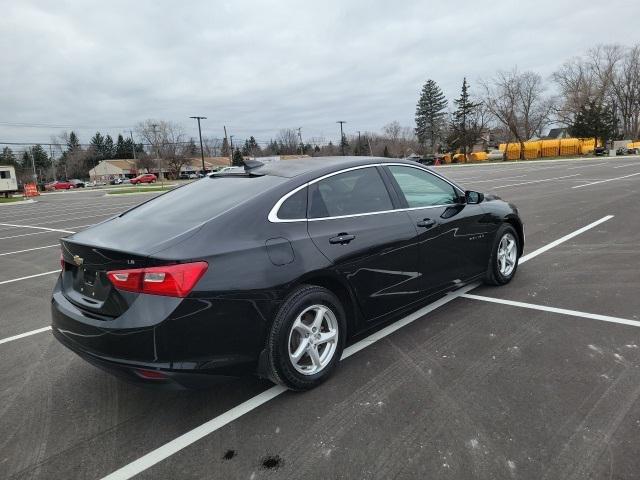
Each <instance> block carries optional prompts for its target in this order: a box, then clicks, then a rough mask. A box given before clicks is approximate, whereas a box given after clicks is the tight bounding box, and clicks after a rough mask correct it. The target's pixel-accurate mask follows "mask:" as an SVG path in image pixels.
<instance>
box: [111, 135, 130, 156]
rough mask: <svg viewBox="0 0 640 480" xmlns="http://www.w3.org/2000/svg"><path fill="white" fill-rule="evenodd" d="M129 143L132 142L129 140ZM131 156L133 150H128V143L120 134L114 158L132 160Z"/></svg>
mask: <svg viewBox="0 0 640 480" xmlns="http://www.w3.org/2000/svg"><path fill="white" fill-rule="evenodd" d="M129 142H131V140H129ZM131 155H132V151H131V149H129V150H127V143H126V142H125V141H124V137H123V136H122V134H119V135H118V140H117V141H116V149H115V153H114V155H113V158H131Z"/></svg>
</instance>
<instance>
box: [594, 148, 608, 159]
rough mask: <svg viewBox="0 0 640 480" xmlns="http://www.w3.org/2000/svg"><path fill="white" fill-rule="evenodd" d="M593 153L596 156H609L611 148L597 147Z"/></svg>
mask: <svg viewBox="0 0 640 480" xmlns="http://www.w3.org/2000/svg"><path fill="white" fill-rule="evenodd" d="M593 154H594V155H595V156H596V157H608V156H609V149H608V148H606V147H596V148H595V149H594V150H593Z"/></svg>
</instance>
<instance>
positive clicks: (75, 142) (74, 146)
mask: <svg viewBox="0 0 640 480" xmlns="http://www.w3.org/2000/svg"><path fill="white" fill-rule="evenodd" d="M80 149H81V147H80V140H79V139H78V136H77V135H76V132H74V131H73V130H72V131H71V133H70V134H69V138H68V140H67V151H68V152H69V153H74V152H76V151H77V150H80Z"/></svg>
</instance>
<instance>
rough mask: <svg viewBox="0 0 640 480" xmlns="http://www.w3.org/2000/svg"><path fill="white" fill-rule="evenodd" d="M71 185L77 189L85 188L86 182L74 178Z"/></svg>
mask: <svg viewBox="0 0 640 480" xmlns="http://www.w3.org/2000/svg"><path fill="white" fill-rule="evenodd" d="M69 182H70V183H73V185H74V187H75V188H84V182H83V181H82V180H78V179H77V178H72V179H71V180H69Z"/></svg>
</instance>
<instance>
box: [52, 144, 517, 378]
mask: <svg viewBox="0 0 640 480" xmlns="http://www.w3.org/2000/svg"><path fill="white" fill-rule="evenodd" d="M247 164H248V165H247V167H246V168H245V169H244V170H242V171H241V172H235V171H234V172H231V173H224V172H223V173H219V174H212V175H210V176H208V177H206V178H203V179H201V180H198V181H196V182H193V183H191V184H189V185H185V186H183V187H180V188H176V189H174V190H172V191H170V192H168V193H165V194H164V195H161V196H158V197H156V198H154V199H152V200H149V201H147V202H146V203H143V204H141V205H138V206H137V207H134V208H132V209H130V210H127V211H125V212H124V213H122V214H120V215H117V216H115V217H113V218H111V219H109V220H107V221H104V222H102V223H100V224H97V225H95V226H93V227H91V228H89V229H87V230H84V231H82V232H79V233H76V234H74V235H72V236H70V237H67V238H64V239H62V240H61V244H62V257H61V264H62V272H61V274H60V278H59V279H58V281H57V284H56V286H55V288H54V291H53V298H52V307H51V310H52V317H53V333H54V335H55V337H56V338H57V339H58V340H59V341H60V342H62V343H63V344H64V345H65V346H67V347H68V348H70V349H71V350H73V351H74V352H76V353H77V354H78V355H80V356H81V357H82V358H84V359H85V360H87V361H89V362H90V363H92V364H94V365H96V366H98V367H101V368H103V369H105V370H107V371H110V372H112V373H115V374H117V375H119V376H121V377H124V378H127V379H131V380H137V381H141V382H145V383H164V384H170V385H175V386H186V387H194V386H199V385H202V384H204V383H208V382H205V381H207V380H209V379H212V378H219V377H224V376H238V375H242V374H246V373H252V372H253V373H257V374H259V375H261V376H263V377H266V378H269V379H271V380H272V381H274V382H276V383H279V384H282V385H284V386H286V387H288V388H290V389H293V390H305V389H309V388H312V387H315V386H316V385H318V384H319V383H321V382H322V381H324V380H325V379H326V378H327V377H328V376H329V375H330V374H331V373H332V371H333V370H334V369H335V368H336V365H337V363H338V362H339V360H340V356H341V354H342V350H343V348H344V347H345V344H346V343H347V342H349V339H350V338H352V337H353V336H354V335H356V334H359V333H363V332H365V331H367V330H370V329H372V328H375V327H376V326H378V325H379V324H381V323H388V322H391V321H394V320H395V319H398V318H399V317H402V316H404V315H406V314H407V313H409V312H411V311H413V310H416V309H418V308H419V307H421V306H423V305H424V304H425V303H427V302H431V301H433V300H435V299H437V298H439V297H441V296H442V295H444V294H446V293H447V292H449V291H451V290H454V289H457V288H460V287H461V286H462V285H464V284H466V283H469V282H472V281H476V280H479V279H482V280H484V281H485V282H486V283H488V284H491V285H503V284H506V283H507V282H509V281H510V280H511V279H512V278H513V276H514V275H515V273H516V269H517V265H518V258H519V256H520V255H521V254H522V251H523V245H524V229H523V224H522V221H521V219H520V217H519V215H518V211H517V209H516V208H515V207H514V206H513V205H511V204H509V203H506V202H504V201H502V200H500V199H499V198H497V197H494V196H489V195H487V196H485V195H483V194H481V193H478V192H473V191H465V190H464V189H462V188H461V187H459V186H458V185H456V184H455V183H454V182H452V181H450V180H448V179H447V178H445V177H444V176H442V175H440V174H438V173H436V172H434V171H433V170H430V169H429V168H427V167H424V166H422V165H420V164H418V163H414V162H410V161H401V160H390V159H381V158H366V157H337V158H315V159H308V160H292V161H281V162H273V163H270V164H268V165H262V164H261V163H259V162H255V161H254V162H251V161H248V162H247Z"/></svg>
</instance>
